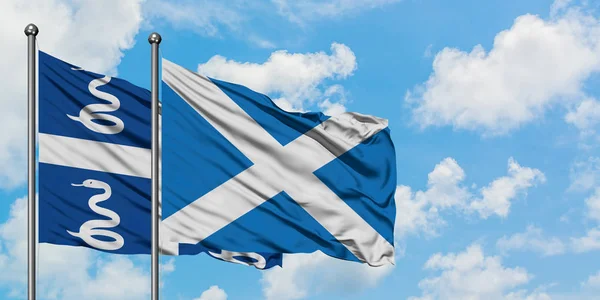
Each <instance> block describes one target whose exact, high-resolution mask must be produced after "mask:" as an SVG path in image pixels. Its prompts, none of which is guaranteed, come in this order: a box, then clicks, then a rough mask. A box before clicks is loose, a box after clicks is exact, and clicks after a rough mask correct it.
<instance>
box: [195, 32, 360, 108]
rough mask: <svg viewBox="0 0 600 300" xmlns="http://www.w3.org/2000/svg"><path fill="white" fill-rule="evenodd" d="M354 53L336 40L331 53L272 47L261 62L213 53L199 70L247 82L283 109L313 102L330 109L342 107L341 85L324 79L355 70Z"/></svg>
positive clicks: (348, 73) (213, 75) (301, 106)
mask: <svg viewBox="0 0 600 300" xmlns="http://www.w3.org/2000/svg"><path fill="white" fill-rule="evenodd" d="M356 67H357V64H356V56H355V55H354V52H352V50H351V49H350V48H349V47H348V46H346V45H344V44H339V43H333V44H331V54H327V53H325V52H315V53H289V52H287V51H284V50H280V51H275V52H273V53H272V54H271V56H270V57H269V58H268V59H267V61H265V62H263V63H249V62H237V61H235V60H231V59H227V58H225V57H223V56H220V55H216V56H213V57H212V58H211V59H209V60H208V61H207V62H206V63H203V64H200V65H199V66H198V72H200V73H201V74H204V75H207V76H210V77H213V78H216V79H222V80H225V81H230V82H234V83H238V84H241V85H244V86H247V87H249V88H251V89H253V90H255V91H257V92H260V93H263V94H267V95H269V96H271V97H272V98H273V99H274V102H275V103H277V105H279V106H280V107H282V108H283V109H286V110H295V111H302V110H304V109H305V108H306V107H310V106H312V105H317V106H321V108H322V109H324V110H329V112H330V113H339V112H340V111H342V112H343V111H344V110H345V108H344V106H343V104H344V102H345V97H344V89H343V87H342V86H341V85H332V86H327V85H326V84H325V83H324V82H325V80H342V79H345V78H347V77H348V76H351V75H352V74H353V72H354V70H356Z"/></svg>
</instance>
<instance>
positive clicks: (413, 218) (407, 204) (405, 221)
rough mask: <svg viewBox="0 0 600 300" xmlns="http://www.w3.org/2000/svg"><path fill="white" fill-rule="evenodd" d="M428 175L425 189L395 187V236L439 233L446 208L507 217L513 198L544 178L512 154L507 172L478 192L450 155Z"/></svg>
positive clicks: (486, 216) (465, 212)
mask: <svg viewBox="0 0 600 300" xmlns="http://www.w3.org/2000/svg"><path fill="white" fill-rule="evenodd" d="M427 177H428V180H427V190H425V191H416V192H412V189H411V188H410V187H408V186H404V185H402V186H398V188H397V189H396V211H397V212H396V231H395V235H396V237H399V238H402V237H403V236H405V235H408V234H418V233H424V234H425V235H428V236H435V235H437V231H438V229H439V228H440V227H442V226H444V225H445V224H446V222H445V221H444V219H443V218H442V217H441V216H440V213H441V212H443V211H447V210H452V211H457V212H461V213H463V214H466V215H469V214H473V213H476V214H478V215H479V217H480V218H482V219H487V218H488V217H490V216H492V215H496V216H499V217H501V218H505V217H507V216H508V214H509V212H510V207H511V205H512V201H513V200H514V199H516V198H517V197H518V196H519V195H526V193H527V190H528V189H529V188H531V187H533V186H535V185H537V184H540V183H543V182H545V177H544V174H543V173H542V172H541V171H540V170H538V169H533V168H529V167H523V166H521V165H519V163H518V162H517V161H515V160H514V159H513V158H509V160H508V175H506V176H502V177H499V178H496V179H495V180H493V181H492V182H490V183H489V184H488V185H487V186H485V187H483V188H482V189H480V190H479V191H477V192H475V191H472V190H471V189H470V188H468V185H466V184H464V182H463V181H464V180H465V172H464V170H463V169H462V168H461V167H460V166H459V165H458V163H457V162H456V160H454V159H453V158H450V157H448V158H445V159H444V160H442V161H441V162H440V163H439V164H437V165H436V166H435V168H434V169H433V171H431V173H429V175H428V176H427Z"/></svg>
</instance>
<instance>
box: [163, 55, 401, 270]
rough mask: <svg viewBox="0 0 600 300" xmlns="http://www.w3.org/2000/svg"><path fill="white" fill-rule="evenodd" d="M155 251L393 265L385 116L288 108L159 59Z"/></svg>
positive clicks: (390, 150)
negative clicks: (159, 197)
mask: <svg viewBox="0 0 600 300" xmlns="http://www.w3.org/2000/svg"><path fill="white" fill-rule="evenodd" d="M162 77H163V85H162V99H163V107H162V126H163V127H162V134H163V137H162V138H163V139H162V143H163V149H162V163H163V169H162V172H163V183H162V187H163V204H162V214H163V222H162V224H161V235H162V243H163V251H166V252H169V253H172V254H185V253H189V252H193V251H196V249H198V248H200V249H203V248H205V247H208V248H215V249H221V248H222V249H228V250H230V251H237V252H271V253H309V252H314V251H317V250H320V251H322V252H323V253H325V254H327V255H329V256H332V257H336V258H340V259H344V260H350V261H357V262H363V263H367V264H369V265H372V266H380V265H384V264H388V263H393V257H394V247H393V240H394V238H393V228H394V220H395V214H396V210H395V205H394V191H395V188H396V164H395V154H394V147H393V144H392V142H391V139H390V134H389V129H388V128H387V121H386V120H383V119H379V118H376V117H372V116H366V115H360V114H356V113H346V114H343V115H341V116H339V117H331V118H329V117H327V116H325V115H323V114H320V113H306V114H300V113H288V112H285V111H283V110H281V109H279V108H278V107H277V106H276V105H275V104H274V103H273V102H272V101H271V100H270V99H269V98H268V97H267V96H265V95H262V94H259V93H256V92H253V91H251V90H249V89H247V88H245V87H242V86H239V85H235V84H231V83H227V82H222V81H219V80H215V79H210V78H207V77H204V76H202V75H199V74H196V73H194V72H191V71H189V70H186V69H184V68H182V67H180V66H178V65H175V64H173V63H172V62H170V61H168V60H164V59H163V61H162Z"/></svg>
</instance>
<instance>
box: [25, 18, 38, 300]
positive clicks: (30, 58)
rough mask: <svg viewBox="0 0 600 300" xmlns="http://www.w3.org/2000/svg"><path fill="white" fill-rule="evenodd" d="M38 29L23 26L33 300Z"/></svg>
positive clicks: (29, 286)
mask: <svg viewBox="0 0 600 300" xmlns="http://www.w3.org/2000/svg"><path fill="white" fill-rule="evenodd" d="M38 32H39V30H38V28H37V26H35V24H29V25H27V27H25V35H26V36H27V120H28V123H27V132H28V133H27V175H28V177H27V178H28V181H27V186H28V190H27V197H28V199H27V221H28V224H27V295H28V299H29V300H35V298H36V297H35V296H36V295H35V290H36V286H35V284H36V280H35V279H36V278H35V277H36V274H35V271H36V253H35V252H36V245H37V236H36V233H37V222H36V217H37V207H36V201H35V200H36V199H35V196H36V195H35V194H36V191H35V190H36V189H35V172H36V164H35V138H36V131H37V127H36V88H37V87H36V69H37V66H36V47H35V39H36V36H37V34H38Z"/></svg>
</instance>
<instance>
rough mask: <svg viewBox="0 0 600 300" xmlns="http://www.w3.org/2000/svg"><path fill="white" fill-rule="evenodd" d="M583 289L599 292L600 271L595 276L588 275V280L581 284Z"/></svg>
mask: <svg viewBox="0 0 600 300" xmlns="http://www.w3.org/2000/svg"><path fill="white" fill-rule="evenodd" d="M581 285H582V286H583V287H584V288H588V289H597V290H600V271H598V273H596V274H595V275H590V277H588V279H587V280H586V281H584V282H582V283H581Z"/></svg>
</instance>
